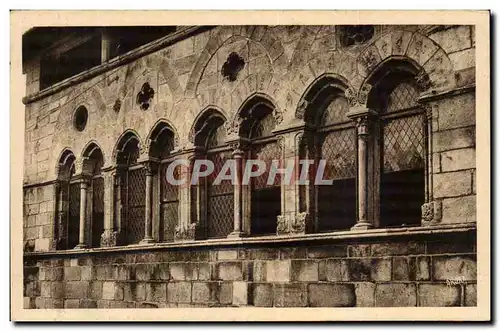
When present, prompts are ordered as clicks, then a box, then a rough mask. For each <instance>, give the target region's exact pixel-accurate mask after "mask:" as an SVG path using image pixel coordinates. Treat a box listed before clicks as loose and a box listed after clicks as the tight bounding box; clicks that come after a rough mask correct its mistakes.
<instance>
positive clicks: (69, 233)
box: [55, 151, 80, 249]
mask: <svg viewBox="0 0 500 331" xmlns="http://www.w3.org/2000/svg"><path fill="white" fill-rule="evenodd" d="M74 174H75V156H74V154H73V153H72V152H70V151H65V152H64V153H63V154H62V155H61V157H60V159H59V172H58V182H59V185H58V187H59V192H58V203H57V209H58V211H57V219H56V229H55V235H56V240H57V244H56V249H72V248H74V247H75V246H76V245H78V239H79V228H80V183H79V182H78V181H76V179H75V177H74Z"/></svg>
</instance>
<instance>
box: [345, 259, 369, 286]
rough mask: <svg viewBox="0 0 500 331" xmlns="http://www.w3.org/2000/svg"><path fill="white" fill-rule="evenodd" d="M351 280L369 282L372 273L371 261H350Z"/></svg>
mask: <svg viewBox="0 0 500 331" xmlns="http://www.w3.org/2000/svg"><path fill="white" fill-rule="evenodd" d="M349 271H350V277H349V278H350V279H351V280H353V281H369V280H370V277H371V272H372V260H371V259H350V260H349Z"/></svg>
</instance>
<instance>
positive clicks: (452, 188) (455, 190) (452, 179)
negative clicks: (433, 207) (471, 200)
mask: <svg viewBox="0 0 500 331" xmlns="http://www.w3.org/2000/svg"><path fill="white" fill-rule="evenodd" d="M471 193H472V173H471V171H470V170H462V171H456V172H449V173H440V174H434V197H435V198H448V197H456V196H461V195H469V194H471Z"/></svg>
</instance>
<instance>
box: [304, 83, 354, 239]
mask: <svg viewBox="0 0 500 331" xmlns="http://www.w3.org/2000/svg"><path fill="white" fill-rule="evenodd" d="M344 88H345V87H344V86H343V85H342V84H340V83H338V82H337V81H335V80H332V79H330V78H328V77H324V78H322V79H320V80H319V81H318V82H317V83H316V84H315V85H313V86H312V88H311V89H310V90H309V91H308V93H307V95H306V100H307V102H308V107H307V108H306V110H305V116H304V119H305V121H306V123H308V124H309V127H310V128H311V131H312V132H308V134H306V137H307V138H306V139H307V140H305V141H306V142H307V146H308V148H307V151H301V153H302V157H304V154H303V153H304V152H305V153H307V158H309V159H311V158H313V159H314V160H315V165H316V169H313V170H312V171H311V172H310V177H309V180H310V182H311V185H309V187H308V190H309V195H307V194H305V193H302V196H301V201H302V202H301V205H304V202H303V200H304V199H306V197H308V199H309V201H310V202H309V205H310V207H309V212H310V214H311V215H312V216H313V219H314V220H315V222H314V223H315V226H314V227H315V231H317V232H326V231H335V230H346V229H350V228H351V227H352V226H353V225H354V224H355V223H356V211H357V208H356V192H357V189H356V171H357V164H356V160H357V147H356V129H355V126H354V123H353V122H352V121H351V120H350V119H349V118H348V117H347V116H346V114H347V113H348V111H349V103H348V101H347V99H346V98H345V96H344V91H343V89H344ZM320 161H322V162H324V164H325V167H324V172H323V176H322V179H324V180H329V181H332V184H331V185H316V184H315V179H316V177H317V176H319V175H320V174H321V173H320V172H319V173H318V172H317V171H319V168H317V166H318V165H320ZM301 191H302V192H303V191H304V187H302V188H301ZM301 208H304V207H301ZM306 208H307V207H306Z"/></svg>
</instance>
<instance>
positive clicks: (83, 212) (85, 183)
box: [75, 177, 89, 248]
mask: <svg viewBox="0 0 500 331" xmlns="http://www.w3.org/2000/svg"><path fill="white" fill-rule="evenodd" d="M88 187H89V180H88V178H85V177H84V178H82V179H80V227H79V237H78V238H79V239H78V245H76V247H75V248H87V238H86V231H85V230H86V226H87V190H88Z"/></svg>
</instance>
